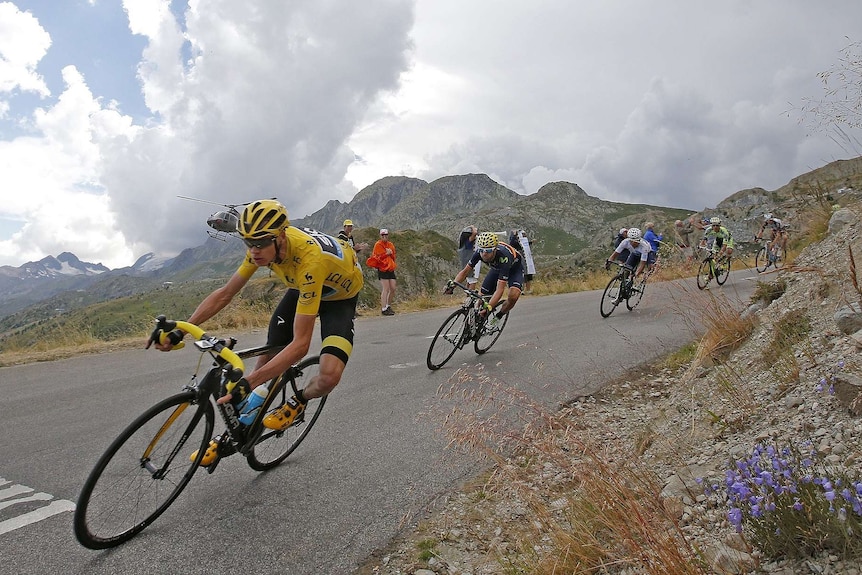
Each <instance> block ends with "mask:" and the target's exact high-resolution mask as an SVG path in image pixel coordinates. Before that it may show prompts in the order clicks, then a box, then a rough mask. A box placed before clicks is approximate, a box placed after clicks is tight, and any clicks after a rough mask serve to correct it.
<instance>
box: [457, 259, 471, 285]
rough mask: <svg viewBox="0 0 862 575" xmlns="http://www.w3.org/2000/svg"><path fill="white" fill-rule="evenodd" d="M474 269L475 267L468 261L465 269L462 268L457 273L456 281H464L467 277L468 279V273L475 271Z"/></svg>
mask: <svg viewBox="0 0 862 575" xmlns="http://www.w3.org/2000/svg"><path fill="white" fill-rule="evenodd" d="M473 269H474V267H473V266H472V265H470V264H469V263H468V264H467V265H466V266H464V269H463V270H461V271H460V272H458V273H457V274H456V275H455V281H456V282H458V283H461V282H463V281H464V280H465V279H467V276H468V275H470V274H472V273H473Z"/></svg>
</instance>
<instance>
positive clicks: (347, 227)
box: [338, 220, 368, 261]
mask: <svg viewBox="0 0 862 575" xmlns="http://www.w3.org/2000/svg"><path fill="white" fill-rule="evenodd" d="M343 225H344V227H343V229H342V230H341V231H340V232H338V239H339V240H343V241H345V242H347V243H348V244H350V247H352V248H353V251H354V252H356V255H357V256H358V255H359V253H360V252H361V251H362V250H366V249H368V243H366V242H362V243H361V244H357V243H356V242H355V241H354V240H353V220H344V224H343ZM358 260H359V258H357V261H358Z"/></svg>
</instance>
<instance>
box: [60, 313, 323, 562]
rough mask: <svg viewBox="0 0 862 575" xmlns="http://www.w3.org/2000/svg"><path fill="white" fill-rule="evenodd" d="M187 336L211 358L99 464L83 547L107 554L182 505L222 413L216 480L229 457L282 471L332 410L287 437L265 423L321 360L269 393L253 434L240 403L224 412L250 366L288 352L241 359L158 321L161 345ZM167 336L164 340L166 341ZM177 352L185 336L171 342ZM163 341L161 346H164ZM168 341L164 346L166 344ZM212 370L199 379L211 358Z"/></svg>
mask: <svg viewBox="0 0 862 575" xmlns="http://www.w3.org/2000/svg"><path fill="white" fill-rule="evenodd" d="M178 328H179V329H181V330H183V331H185V332H186V333H188V334H190V335H192V336H193V337H194V338H195V340H196V341H195V342H194V345H195V347H197V349H198V350H199V351H200V352H201V353H202V354H204V355H201V359H200V360H199V361H198V363H197V367H196V368H195V370H194V372H193V374H192V376H191V381H190V382H189V383H187V384H186V385H184V386H183V389H182V391H180V392H179V393H177V394H175V395H172V396H170V397H168V398H166V399H164V400H162V401H160V402H159V403H157V404H155V405H154V406H152V407H151V408H149V409H148V410H147V411H145V412H144V413H142V414H141V415H140V416H139V417H138V418H137V419H135V420H134V421H133V422H132V423H131V424H129V426H128V427H126V429H125V430H124V431H123V432H122V433H120V435H119V436H118V437H117V438H116V439H115V440H114V441H113V443H111V445H110V446H109V447H108V449H107V451H105V453H104V454H103V455H102V456H101V457H100V458H99V460H98V462H97V463H96V465H95V467H94V468H93V470H92V471H91V472H90V475H89V477H87V480H86V481H85V482H84V486H83V487H82V489H81V493H80V495H79V496H78V502H77V505H76V507H75V517H74V531H75V536H76V537H77V539H78V541H79V542H80V543H81V545H83V546H85V547H88V548H90V549H106V548H109V547H115V546H117V545H120V544H122V543H125V542H126V541H128V540H129V539H131V538H132V537H134V536H135V535H137V534H138V533H140V532H141V531H143V530H144V529H145V528H146V527H147V526H148V525H150V524H151V523H152V522H153V521H155V520H156V519H157V518H158V517H159V516H160V515H161V514H162V513H164V512H165V511H166V510H167V509H168V507H170V505H171V504H172V503H173V502H174V501H175V500H176V498H177V497H178V496H179V495H180V493H181V492H182V491H183V489H185V487H186V486H187V485H188V483H189V481H190V480H191V479H192V476H193V475H194V474H195V472H196V471H197V470H198V468H199V467H200V466H201V460H202V459H203V457H204V453H205V452H206V450H207V447H208V446H209V443H210V439H211V438H213V430H214V427H215V412H216V411H218V412H219V414H220V415H221V417H222V419H223V420H224V423H225V425H226V430H225V432H224V433H222V434H221V435H220V436H219V437H218V447H217V449H218V456H217V457H216V459H215V460H214V461H213V462H212V463H211V464H210V465H209V466H207V468H206V469H207V471H208V472H209V473H212V472H213V471H215V469H216V467H217V466H218V463H219V461H221V459H222V458H223V457H227V456H228V455H231V454H233V453H240V454H241V455H243V456H244V457H245V458H246V461H247V462H248V465H249V466H250V467H251V468H252V469H254V470H256V471H266V470H268V469H272V468H273V467H275V466H277V465H279V464H280V463H281V462H282V461H284V460H285V459H286V458H287V457H288V456H289V455H290V454H291V453H293V451H294V450H295V449H296V448H297V447H298V446H299V444H300V443H302V440H303V439H305V437H306V436H307V435H308V433H309V431H311V428H312V427H313V426H314V424H315V422H316V421H317V419H318V417H319V416H320V412H321V410H322V409H323V406H324V404H325V403H326V396H324V397H321V398H319V399H311V400H309V402H308V403H307V404H306V407H305V411H304V412H302V413H301V414H300V415H298V416H297V418H296V420H295V421H294V423H293V424H292V425H291V426H290V427H288V428H286V429H284V430H280V431H276V430H272V429H268V428H266V427H264V425H263V419H264V417H266V415H267V414H268V413H270V412H272V411H274V410H277V409H279V408H280V407H281V406H282V405H284V403H285V402H286V401H288V400H289V399H290V398H291V396H292V395H293V394H295V393H296V391H297V390H298V389H302V388H304V387H305V386H306V385H307V384H308V382H309V381H310V379H311V378H312V377H313V376H314V375H316V374H317V373H318V371H319V370H318V365H319V363H320V358H319V357H317V356H315V357H308V358H305V359H304V360H302V361H301V362H299V363H297V364H296V365H294V366H292V367H291V368H290V369H288V370H287V371H285V372H284V373H283V374H281V375H280V376H278V377H276V378H274V379H273V380H272V381H270V382H269V393H268V394H267V397H266V399H265V401H264V403H263V404H262V405H261V408H260V409H259V410H258V413H257V416H256V417H255V419H254V421H253V422H252V423H251V424H250V425H248V426H245V425H243V424H241V423H240V422H239V413H237V410H236V409H235V407H234V404H233V403H232V402H227V403H224V404H217V403H216V399H217V398H219V397H220V396H222V395H224V394H225V393H226V392H229V391H230V390H231V389H233V387H234V386H235V385H236V383H237V382H238V381H239V380H240V378H241V377H242V376H243V373H244V370H245V367H244V363H243V360H245V359H248V358H251V357H256V356H260V355H265V354H274V353H277V352H278V351H280V350H281V349H283V346H280V347H267V346H263V347H256V348H249V349H244V350H241V351H236V352H234V351H233V347H234V346H235V345H236V342H237V341H236V339H234V338H228V339H227V340H224V339H219V338H217V337H214V336H210V335H208V334H206V333H205V332H204V330H202V329H201V328H199V327H198V326H196V325H194V324H191V323H188V322H184V321H171V320H167V319H165V316H159V317H158V318H156V330H155V331H154V332H153V336H154V338H160V337H164V336H170V335H171V332H173V330H176V329H178ZM162 334H164V335H162ZM170 339H171V341H172V342H173V343H174V349H178V348H180V347H182V346H183V343H182V336H180V335H178V334H177V332H174V335H172V336H171V337H170ZM157 341H159V339H157ZM162 341H163V340H162ZM207 354H208V355H209V356H211V358H212V360H213V363H212V366H211V367H210V368H209V369H208V370H207V371H206V372H205V373H204V374H203V376H202V377H200V378H198V377H197V374H198V372H199V371H201V365H202V363H203V360H204V358H205V357H206V355H207Z"/></svg>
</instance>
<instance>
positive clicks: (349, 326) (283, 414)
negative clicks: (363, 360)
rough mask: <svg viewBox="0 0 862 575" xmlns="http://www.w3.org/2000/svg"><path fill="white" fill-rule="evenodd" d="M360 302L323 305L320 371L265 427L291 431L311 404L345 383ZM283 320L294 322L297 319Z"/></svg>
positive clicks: (265, 423)
mask: <svg viewBox="0 0 862 575" xmlns="http://www.w3.org/2000/svg"><path fill="white" fill-rule="evenodd" d="M357 299H358V296H355V297H353V298H351V299H348V300H340V301H324V302H321V303H320V309H319V311H318V316H319V317H320V334H321V339H322V340H323V345H322V348H321V350H320V364H319V371H318V372H317V375H314V376H313V377H312V378H311V379H310V380H309V382H308V385H306V386H305V387H304V388H302V389H298V390H297V392H296V395H295V396H294V397H293V398H291V399H290V400H289V401H286V402H285V403H284V405H282V406H281V407H279V408H278V409H275V410H273V411H271V412H270V413H268V414H267V416H266V417H265V418H264V419H263V425H264V427H267V428H269V429H275V430H284V429H287V428H288V427H290V426H291V425H292V424H293V422H294V421H297V418H298V417H299V416H300V414H302V413H303V411H305V409H306V406H307V404H308V403H309V401H310V400H313V399H318V398H324V397H326V396H327V395H328V394H329V392H331V391H332V390H333V389H335V386H336V385H338V383H339V382H340V381H341V376H342V374H343V373H344V368H345V367H346V366H347V360H348V358H349V357H350V353H351V352H352V351H353V317H354V315H355V313H356V301H357ZM302 317H308V316H302ZM283 319H285V320H288V319H290V321H293V318H283Z"/></svg>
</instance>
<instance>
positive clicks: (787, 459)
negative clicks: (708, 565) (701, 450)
mask: <svg viewBox="0 0 862 575" xmlns="http://www.w3.org/2000/svg"><path fill="white" fill-rule="evenodd" d="M705 492H706V494H707V495H708V496H710V497H712V498H713V499H714V500H717V501H719V502H720V503H721V504H723V505H726V506H727V508H728V510H727V519H728V521H729V522H730V523H731V524H732V525H733V526H734V527H735V528H736V530H737V531H738V532H740V533H745V534H746V535H747V536H748V537H749V540H750V542H751V543H752V544H753V545H754V546H755V547H757V548H759V549H760V550H761V551H762V552H763V553H764V555H765V556H767V557H771V558H776V557H781V556H791V557H800V556H808V555H812V554H813V553H816V552H818V551H821V550H824V549H828V550H830V551H831V552H835V553H838V554H840V555H842V556H843V557H845V558H851V557H855V558H859V557H862V481H858V480H854V479H851V478H849V477H848V475H847V474H846V473H839V472H836V470H834V469H831V468H829V467H828V466H827V465H826V463H825V462H823V461H822V460H821V459H820V458H819V457H818V455H817V453H816V452H815V451H814V449H813V448H812V447H811V446H810V445H808V446H805V447H804V448H801V449H792V448H789V447H785V448H782V449H778V448H776V447H775V446H771V445H770V446H763V445H757V446H755V448H754V450H753V451H752V453H751V455H750V456H749V457H747V458H744V459H740V460H739V461H735V462H731V465H730V466H729V469H727V471H726V472H725V475H724V485H723V489H722V486H720V485H719V483H718V482H715V483H713V484H712V485H707V486H706V487H705Z"/></svg>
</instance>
